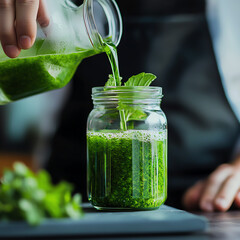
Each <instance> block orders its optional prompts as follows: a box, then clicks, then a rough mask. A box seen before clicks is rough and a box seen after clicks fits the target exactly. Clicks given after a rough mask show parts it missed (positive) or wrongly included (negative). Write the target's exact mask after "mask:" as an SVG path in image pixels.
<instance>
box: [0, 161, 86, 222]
mask: <svg viewBox="0 0 240 240" xmlns="http://www.w3.org/2000/svg"><path fill="white" fill-rule="evenodd" d="M72 190H73V186H72V185H71V184H70V183H68V182H64V181H62V182H60V183H59V184H58V185H53V184H52V181H51V177H50V175H49V174H48V173H47V172H46V171H40V172H39V173H38V174H35V173H33V172H32V171H31V170H30V169H28V168H27V167H26V166H25V165H23V164H22V163H16V164H15V165H14V168H13V170H5V172H4V175H3V179H2V181H1V184H0V221H1V220H25V221H27V222H28V223H29V224H31V225H38V224H40V223H41V221H42V220H43V219H44V218H66V217H70V218H79V217H81V216H82V210H81V206H80V204H81V197H79V195H76V197H75V196H74V197H72V194H71V192H72Z"/></svg>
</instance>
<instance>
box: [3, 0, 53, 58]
mask: <svg viewBox="0 0 240 240" xmlns="http://www.w3.org/2000/svg"><path fill="white" fill-rule="evenodd" d="M36 20H37V21H38V22H39V24H40V25H41V26H47V25H48V24H49V18H48V16H47V13H46V9H45V5H44V2H43V0H16V1H15V0H0V40H1V44H2V48H3V50H4V52H5V54H6V55H7V56H8V57H10V58H15V57H17V56H18V55H19V54H20V52H21V49H28V48H30V47H31V46H32V45H33V43H34V41H35V38H36V32H37V24H36Z"/></svg>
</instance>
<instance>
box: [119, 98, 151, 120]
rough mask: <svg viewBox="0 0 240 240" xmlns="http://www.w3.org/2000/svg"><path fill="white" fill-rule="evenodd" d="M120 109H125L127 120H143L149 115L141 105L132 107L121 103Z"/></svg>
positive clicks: (125, 118)
mask: <svg viewBox="0 0 240 240" xmlns="http://www.w3.org/2000/svg"><path fill="white" fill-rule="evenodd" d="M118 109H119V110H120V111H123V110H124V120H125V121H126V122H128V121H132V120H136V121H141V120H145V119H146V117H147V114H146V113H145V112H144V111H142V110H141V108H140V107H131V106H128V105H126V104H122V103H119V106H118Z"/></svg>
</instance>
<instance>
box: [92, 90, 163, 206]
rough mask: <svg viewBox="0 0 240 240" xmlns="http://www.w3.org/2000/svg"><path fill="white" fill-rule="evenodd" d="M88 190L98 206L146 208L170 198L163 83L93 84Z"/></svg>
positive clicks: (94, 203)
mask: <svg viewBox="0 0 240 240" xmlns="http://www.w3.org/2000/svg"><path fill="white" fill-rule="evenodd" d="M92 97H93V103H94V109H93V110H92V112H91V113H90V115H89V118H88V124H87V146H88V147H87V153H88V157H87V158H88V195H89V201H90V202H91V204H92V205H93V206H94V207H95V208H97V209H99V210H104V209H105V210H106V209H115V210H117V209H118V210H121V209H122V210H126V209H129V210H147V209H155V208H158V207H159V206H160V205H161V204H163V203H164V201H165V200H166V197H167V120H166V117H165V114H164V113H163V111H162V110H161V108H160V103H161V100H162V89H161V88H160V87H108V88H93V94H92Z"/></svg>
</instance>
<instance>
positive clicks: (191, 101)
mask: <svg viewBox="0 0 240 240" xmlns="http://www.w3.org/2000/svg"><path fill="white" fill-rule="evenodd" d="M118 52H119V61H120V71H121V75H122V77H124V78H125V79H127V78H128V77H129V76H131V75H133V74H137V73H140V72H143V71H145V72H151V73H154V74H156V75H157V76H158V79H157V80H156V81H155V82H154V84H153V85H156V86H161V87H162V88H163V93H164V98H163V102H162V109H163V111H164V112H165V114H166V116H167V119H168V126H169V135H168V137H169V141H168V143H169V148H168V167H169V168H168V169H169V175H168V183H169V184H168V189H169V190H168V200H167V203H168V204H170V205H172V206H177V207H181V206H180V203H181V196H182V194H183V193H184V191H185V190H186V189H187V188H188V187H190V186H191V185H193V184H194V183H195V182H196V181H197V180H199V179H203V178H206V177H207V176H208V175H209V174H210V173H211V172H212V171H213V170H214V169H215V168H216V167H217V166H218V165H219V164H221V163H224V162H228V161H230V157H231V153H232V150H233V146H234V144H235V142H236V139H237V137H238V134H239V124H238V121H237V119H236V117H235V116H234V114H233V112H232V110H231V108H230V106H229V104H228V102H227V100H226V97H225V94H224V91H223V87H222V84H221V79H220V76H219V73H218V68H217V65H216V61H215V57H214V54H213V49H212V44H211V39H210V35H209V32H208V27H207V23H206V19H205V15H204V13H202V14H200V13H198V14H178V15H171V16H168V15H166V16H164V17H159V16H156V15H155V16H153V17H149V16H145V17H137V16H128V17H126V18H125V22H124V35H123V39H122V41H121V44H120V46H119V47H118ZM110 71H111V70H110V65H109V62H108V60H107V57H106V56H105V54H101V55H99V56H96V57H92V58H89V59H86V60H85V61H84V62H83V63H82V64H81V65H80V66H79V69H78V71H77V74H76V75H75V77H74V80H73V89H72V95H71V98H70V99H69V102H68V104H67V105H66V107H65V109H64V111H63V113H62V117H61V121H60V126H59V129H58V131H57V133H56V135H55V137H54V139H53V142H52V154H51V157H50V160H49V162H48V166H47V169H48V170H49V171H50V172H51V174H52V175H53V178H54V180H55V181H59V180H61V179H66V180H68V181H71V182H73V183H75V184H76V190H77V191H80V192H81V193H82V194H83V196H84V200H86V137H85V134H86V121H87V116H88V114H89V112H90V111H91V109H92V100H91V88H92V87H95V86H103V85H104V84H105V82H106V78H107V75H108V74H109V73H110Z"/></svg>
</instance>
